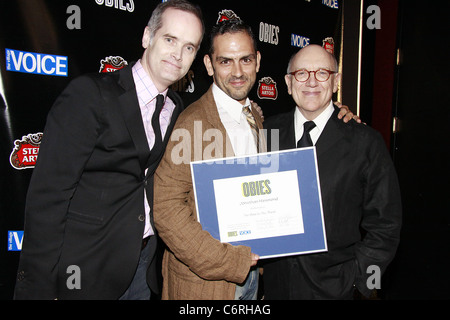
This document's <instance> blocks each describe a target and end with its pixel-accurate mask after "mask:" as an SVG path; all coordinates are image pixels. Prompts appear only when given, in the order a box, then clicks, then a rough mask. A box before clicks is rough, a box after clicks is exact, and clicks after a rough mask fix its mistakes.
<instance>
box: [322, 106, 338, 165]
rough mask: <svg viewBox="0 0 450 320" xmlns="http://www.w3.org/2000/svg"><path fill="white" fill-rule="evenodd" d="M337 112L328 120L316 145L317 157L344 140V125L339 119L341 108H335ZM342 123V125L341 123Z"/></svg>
mask: <svg viewBox="0 0 450 320" xmlns="http://www.w3.org/2000/svg"><path fill="white" fill-rule="evenodd" d="M334 108H335V110H334V112H333V114H332V115H331V117H330V119H329V120H328V122H327V124H326V126H325V128H324V129H323V132H322V133H321V134H320V137H319V140H317V143H316V150H317V156H318V157H319V156H320V155H321V154H322V153H324V152H326V151H327V150H328V149H330V148H331V147H333V146H334V145H335V144H336V142H337V141H339V140H340V139H342V137H343V133H342V131H341V129H340V126H341V125H342V124H343V122H342V120H340V119H338V117H337V115H338V113H339V108H337V107H336V106H335V107H334ZM341 122H342V123H341Z"/></svg>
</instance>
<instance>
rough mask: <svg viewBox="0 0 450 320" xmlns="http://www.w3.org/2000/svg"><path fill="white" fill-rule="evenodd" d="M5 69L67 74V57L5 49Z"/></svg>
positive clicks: (34, 72)
mask: <svg viewBox="0 0 450 320" xmlns="http://www.w3.org/2000/svg"><path fill="white" fill-rule="evenodd" d="M5 53H6V70H7V71H14V72H23V73H32V74H40V75H45V76H61V77H67V75H68V58H67V57H64V56H56V55H51V54H43V53H34V52H26V51H19V50H12V49H5Z"/></svg>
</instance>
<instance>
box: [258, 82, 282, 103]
mask: <svg viewBox="0 0 450 320" xmlns="http://www.w3.org/2000/svg"><path fill="white" fill-rule="evenodd" d="M258 97H259V98H260V99H272V100H276V99H277V97H278V89H277V83H276V82H275V81H274V80H273V79H272V78H271V77H264V78H262V79H261V80H259V86H258Z"/></svg>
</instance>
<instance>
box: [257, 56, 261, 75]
mask: <svg viewBox="0 0 450 320" xmlns="http://www.w3.org/2000/svg"><path fill="white" fill-rule="evenodd" d="M260 65H261V53H260V52H259V51H257V52H256V73H258V72H259V66H260Z"/></svg>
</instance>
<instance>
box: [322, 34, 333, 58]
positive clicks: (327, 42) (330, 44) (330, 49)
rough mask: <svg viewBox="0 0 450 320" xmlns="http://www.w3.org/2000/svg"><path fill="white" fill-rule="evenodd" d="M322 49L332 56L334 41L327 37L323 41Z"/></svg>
mask: <svg viewBox="0 0 450 320" xmlns="http://www.w3.org/2000/svg"><path fill="white" fill-rule="evenodd" d="M323 47H324V49H325V50H327V51H328V52H329V53H331V54H334V39H333V38H331V37H329V38H326V39H325V40H323Z"/></svg>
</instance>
